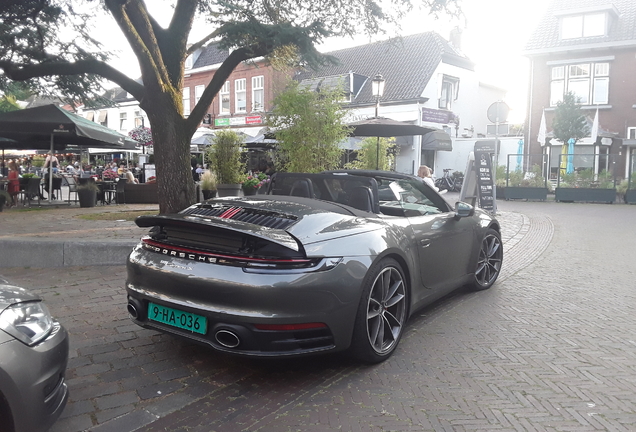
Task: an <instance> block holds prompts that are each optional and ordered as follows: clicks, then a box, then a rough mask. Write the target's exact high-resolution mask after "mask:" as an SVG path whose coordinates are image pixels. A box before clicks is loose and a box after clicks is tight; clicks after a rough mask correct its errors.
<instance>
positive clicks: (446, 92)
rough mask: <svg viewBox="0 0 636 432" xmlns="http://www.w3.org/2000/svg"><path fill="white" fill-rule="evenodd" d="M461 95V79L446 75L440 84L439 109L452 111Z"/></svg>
mask: <svg viewBox="0 0 636 432" xmlns="http://www.w3.org/2000/svg"><path fill="white" fill-rule="evenodd" d="M458 93H459V78H455V77H450V76H447V75H444V76H443V78H442V80H441V83H440V97H439V107H440V108H441V109H445V110H451V109H452V107H453V101H454V100H457V95H458Z"/></svg>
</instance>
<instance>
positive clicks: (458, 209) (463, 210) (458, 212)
mask: <svg viewBox="0 0 636 432" xmlns="http://www.w3.org/2000/svg"><path fill="white" fill-rule="evenodd" d="M474 214H475V207H473V206H471V205H470V204H466V203H465V202H462V201H457V202H456V203H455V219H458V220H459V219H461V218H464V217H469V216H472V215H474Z"/></svg>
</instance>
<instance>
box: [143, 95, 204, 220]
mask: <svg viewBox="0 0 636 432" xmlns="http://www.w3.org/2000/svg"><path fill="white" fill-rule="evenodd" d="M153 99H155V98H153ZM157 99H160V98H157ZM165 99H170V98H165ZM171 102H173V101H168V103H166V101H165V100H163V101H161V100H153V101H151V103H150V104H149V105H150V106H148V107H142V108H143V109H144V110H145V111H146V113H147V114H148V120H150V128H151V130H152V139H153V145H154V148H155V156H154V159H155V165H156V169H157V188H158V197H159V212H160V213H177V212H179V211H181V210H183V209H184V208H186V207H188V206H190V205H192V204H193V203H194V201H195V200H194V181H193V179H192V167H191V165H190V138H191V136H190V135H191V134H188V132H187V131H186V128H185V120H184V119H183V117H181V116H180V115H179V114H177V112H179V111H180V110H179V111H177V109H175V108H176V107H174V106H170V105H173V104H172V103H171Z"/></svg>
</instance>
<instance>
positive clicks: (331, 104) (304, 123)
mask: <svg viewBox="0 0 636 432" xmlns="http://www.w3.org/2000/svg"><path fill="white" fill-rule="evenodd" d="M341 98H342V92H341V91H339V90H337V89H335V90H329V89H326V90H323V91H321V92H319V93H318V92H315V91H311V90H309V89H304V88H300V87H299V85H298V83H296V82H290V84H289V86H288V88H287V89H286V90H285V91H284V92H282V93H281V94H279V95H278V96H277V97H276V99H275V100H274V109H273V110H272V113H271V114H270V115H269V116H268V119H267V121H268V124H269V126H270V127H271V128H273V129H274V130H276V132H275V134H276V139H277V140H278V142H279V145H278V158H279V160H278V161H277V162H278V163H277V166H279V167H280V170H281V171H289V172H308V173H311V172H320V171H324V170H328V169H334V168H336V167H337V166H338V164H339V162H340V155H341V154H342V150H341V149H340V147H339V146H338V144H339V143H340V142H341V141H343V140H344V139H345V138H346V137H347V135H348V132H349V129H348V127H347V126H346V124H345V122H344V117H345V115H346V111H345V110H344V109H343V108H342V106H341V105H340V102H339V100H340V99H341Z"/></svg>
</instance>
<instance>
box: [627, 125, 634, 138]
mask: <svg viewBox="0 0 636 432" xmlns="http://www.w3.org/2000/svg"><path fill="white" fill-rule="evenodd" d="M627 139H630V140H636V127H628V128H627Z"/></svg>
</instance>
